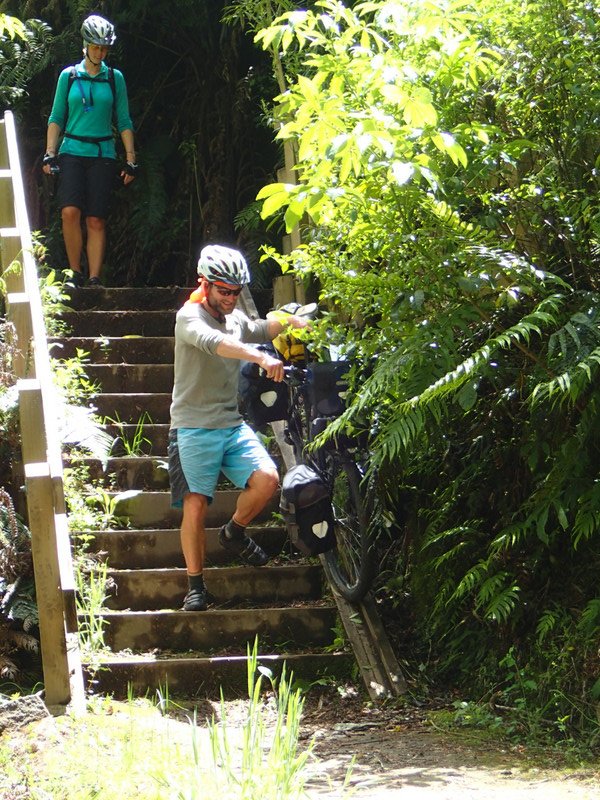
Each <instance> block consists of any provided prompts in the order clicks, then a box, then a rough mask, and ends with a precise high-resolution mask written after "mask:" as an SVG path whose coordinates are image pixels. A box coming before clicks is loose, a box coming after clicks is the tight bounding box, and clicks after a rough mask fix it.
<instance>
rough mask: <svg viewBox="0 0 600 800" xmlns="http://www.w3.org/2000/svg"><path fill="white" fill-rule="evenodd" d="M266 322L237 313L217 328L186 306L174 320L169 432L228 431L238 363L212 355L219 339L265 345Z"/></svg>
mask: <svg viewBox="0 0 600 800" xmlns="http://www.w3.org/2000/svg"><path fill="white" fill-rule="evenodd" d="M268 325H269V323H268V321H267V320H264V319H259V320H251V319H249V317H247V316H246V315H245V314H243V313H242V312H241V311H238V310H237V309H236V310H235V311H233V312H232V313H231V314H228V315H227V316H226V317H225V322H223V323H221V322H219V321H218V320H217V319H215V318H214V317H213V316H211V315H210V314H209V313H208V312H207V311H205V310H204V308H203V307H202V306H201V305H200V303H186V304H185V305H184V306H183V307H182V308H180V309H179V311H178V312H177V317H176V320H175V382H174V385H173V400H172V403H171V428H211V429H215V428H231V427H234V426H235V425H240V424H241V423H242V422H243V419H242V416H241V414H240V412H239V409H238V400H237V395H238V381H239V370H240V362H239V361H238V359H236V358H223V357H222V356H218V355H217V353H216V350H217V346H218V344H219V342H220V341H221V340H222V339H223V337H224V336H232V337H233V338H234V339H237V340H238V341H241V342H244V343H257V344H258V343H262V342H268V341H270V340H269V333H268Z"/></svg>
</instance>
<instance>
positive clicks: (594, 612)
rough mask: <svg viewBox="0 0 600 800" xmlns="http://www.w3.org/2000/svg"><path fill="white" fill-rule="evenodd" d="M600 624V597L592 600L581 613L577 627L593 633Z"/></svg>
mask: <svg viewBox="0 0 600 800" xmlns="http://www.w3.org/2000/svg"><path fill="white" fill-rule="evenodd" d="M599 626H600V598H598V597H596V598H594V599H593V600H590V601H589V602H588V603H587V605H586V607H585V608H584V609H583V611H582V613H581V617H580V619H579V622H578V623H577V627H578V628H579V630H580V631H583V632H585V633H592V632H594V631H596V630H597V629H598V627H599Z"/></svg>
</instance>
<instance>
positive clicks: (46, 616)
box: [17, 380, 71, 705]
mask: <svg viewBox="0 0 600 800" xmlns="http://www.w3.org/2000/svg"><path fill="white" fill-rule="evenodd" d="M17 389H18V392H19V415H20V422H21V439H22V445H21V447H22V452H23V463H24V468H25V489H26V494H27V511H28V517H29V519H28V522H29V528H30V530H31V533H32V536H31V552H32V556H33V566H34V572H35V587H36V595H37V597H38V614H39V620H40V645H41V652H42V666H43V671H44V684H45V688H46V697H47V699H48V702H49V703H50V704H52V705H67V704H68V703H69V701H70V699H71V689H70V682H69V665H68V658H67V641H66V631H65V622H64V616H63V599H62V592H61V586H60V569H59V565H58V554H57V551H56V546H55V541H56V536H55V530H54V492H53V488H52V480H51V478H50V467H49V465H48V464H47V462H46V460H45V456H46V443H45V438H44V437H40V436H38V435H37V434H38V432H39V431H40V429H42V430H43V422H42V420H43V404H42V397H41V390H40V387H39V383H38V381H36V380H28V381H18V383H17Z"/></svg>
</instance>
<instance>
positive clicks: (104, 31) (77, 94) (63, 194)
mask: <svg viewBox="0 0 600 800" xmlns="http://www.w3.org/2000/svg"><path fill="white" fill-rule="evenodd" d="M81 36H82V37H83V56H84V58H83V61H81V63H79V64H77V65H75V66H74V67H65V69H63V71H62V72H61V73H60V75H59V77H58V82H57V85H56V92H55V94H54V102H53V104H52V111H51V112H50V117H49V120H48V132H47V135H46V153H45V155H44V159H43V171H44V172H45V173H46V174H47V175H51V174H58V177H59V183H58V204H59V207H60V210H61V220H62V231H63V239H64V242H65V250H66V252H67V260H68V263H69V268H70V269H71V271H72V273H73V277H72V278H71V279H70V281H69V283H71V284H72V285H73V286H76V287H77V286H83V283H84V277H83V272H82V269H81V258H82V251H83V232H82V229H81V220H82V218H85V228H86V247H85V249H86V255H87V261H88V271H89V280H88V285H89V286H100V285H101V281H100V272H101V270H102V264H103V261H104V251H105V247H106V218H107V216H108V212H109V209H110V203H111V198H112V193H113V188H114V184H115V175H116V172H117V160H116V158H117V153H116V149H115V143H114V136H113V131H112V128H113V122H114V124H115V125H116V128H117V130H118V131H119V134H120V136H121V141H122V143H123V149H124V150H125V160H126V164H125V166H124V167H123V169H122V170H121V178H122V180H123V183H124V184H125V185H127V184H129V183H131V181H132V180H133V179H134V176H135V172H136V170H137V164H136V157H135V148H134V137H133V124H132V122H131V117H130V116H129V102H128V98H127V88H126V86H125V79H124V78H123V74H122V73H121V72H120V70H118V69H111V68H109V67H108V66H107V65H106V64H105V63H104V59H105V58H106V57H107V55H108V53H109V52H110V48H111V47H112V46H113V44H114V43H115V40H116V38H117V37H116V34H115V29H114V25H113V24H112V23H111V22H109V21H108V20H106V19H104V17H100V16H98V15H97V14H92V16H90V17H87V19H85V20H84V22H83V25H82V26H81ZM61 134H62V137H63V138H62V143H61V144H60V148H59V146H58V145H59V140H60V137H61Z"/></svg>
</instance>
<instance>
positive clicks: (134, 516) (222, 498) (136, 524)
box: [107, 489, 279, 528]
mask: <svg viewBox="0 0 600 800" xmlns="http://www.w3.org/2000/svg"><path fill="white" fill-rule="evenodd" d="M107 494H108V496H109V497H110V500H111V503H112V502H114V517H115V518H118V519H121V520H126V521H127V523H128V524H129V525H130V526H131V527H133V528H176V527H178V526H179V524H180V520H181V511H179V509H175V508H171V494H170V492H147V491H140V492H138V493H137V494H136V495H134V496H132V497H126V498H123V499H117V495H118V492H107ZM238 496H239V491H236V490H234V489H232V490H224V491H217V492H216V493H215V496H214V498H213V502H212V503H211V504H210V505H209V507H208V511H207V514H206V524H207V526H209V527H219V526H221V525H224V524H225V523H226V522H227V521H228V520H229V519H230V518H231V515H232V513H233V511H234V509H235V505H236V502H237V498H238ZM278 510H279V504H278V500H277V499H273V500H272V501H271V502H270V503H269V505H268V506H267V507H266V508H265V509H264V510H263V511H262V513H261V514H259V515H258V517H256V520H255V521H256V522H267V521H269V519H271V517H272V514H273V512H276V511H278Z"/></svg>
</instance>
